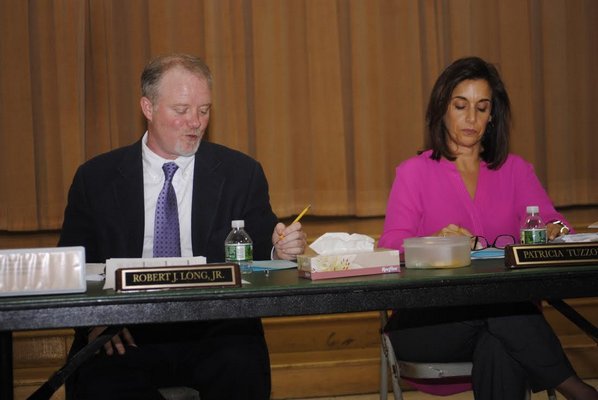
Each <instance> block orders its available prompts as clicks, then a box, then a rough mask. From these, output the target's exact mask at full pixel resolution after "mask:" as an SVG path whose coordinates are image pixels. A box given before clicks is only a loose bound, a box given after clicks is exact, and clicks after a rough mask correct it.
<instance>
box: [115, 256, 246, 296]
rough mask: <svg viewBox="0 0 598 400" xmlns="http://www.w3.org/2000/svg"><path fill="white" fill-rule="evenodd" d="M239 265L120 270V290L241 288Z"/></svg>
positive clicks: (118, 278) (118, 284)
mask: <svg viewBox="0 0 598 400" xmlns="http://www.w3.org/2000/svg"><path fill="white" fill-rule="evenodd" d="M241 282H242V281H241V273H240V270H239V264H233V263H227V264H203V265H185V266H169V267H150V268H147V267H146V268H120V269H117V270H116V290H117V291H141V290H163V289H185V288H212V287H229V286H230V287H240V286H241Z"/></svg>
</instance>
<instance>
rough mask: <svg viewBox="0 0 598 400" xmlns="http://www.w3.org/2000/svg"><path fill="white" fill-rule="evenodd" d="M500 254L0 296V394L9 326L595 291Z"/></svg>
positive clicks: (591, 269)
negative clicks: (173, 285)
mask: <svg viewBox="0 0 598 400" xmlns="http://www.w3.org/2000/svg"><path fill="white" fill-rule="evenodd" d="M503 263H504V261H503V260H502V259H494V260H474V261H472V264H471V265H470V266H468V267H463V268H457V269H436V270H414V269H405V268H403V271H402V272H400V273H392V274H382V275H371V276H363V277H352V278H339V279H329V280H320V281H310V280H307V279H303V278H299V277H298V276H297V271H296V270H294V269H292V270H282V271H272V272H269V273H266V272H255V273H253V274H250V275H244V276H243V277H244V279H246V280H247V281H248V282H249V283H248V284H244V285H243V287H241V288H225V289H217V288H212V289H185V290H172V291H155V292H139V293H116V292H114V291H112V290H109V291H104V290H103V289H102V283H100V282H88V290H87V292H86V293H82V294H68V295H66V294H65V295H52V296H28V297H11V298H1V299H0V351H1V352H2V353H1V354H0V358H1V359H0V398H2V399H10V398H12V338H11V332H12V331H17V330H35V329H53V328H65V327H79V326H94V325H122V324H128V325H130V324H139V323H169V322H178V321H196V320H210V319H227V318H247V317H273V316H290V315H312V314H332V313H344V312H360V311H375V310H385V309H392V308H418V307H440V306H442V307H446V306H453V305H455V306H456V305H468V304H489V303H505V302H517V301H529V300H531V301H537V300H549V301H556V300H560V299H567V298H577V297H594V296H598V265H589V266H559V267H556V266H550V267H545V268H527V269H514V270H512V269H507V268H505V267H504V264H503Z"/></svg>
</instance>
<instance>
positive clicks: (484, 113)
mask: <svg viewBox="0 0 598 400" xmlns="http://www.w3.org/2000/svg"><path fill="white" fill-rule="evenodd" d="M491 99H492V90H491V89H490V86H489V85H488V82H486V81H485V80H483V79H476V80H465V81H463V82H461V83H459V84H458V85H457V86H456V87H455V89H454V90H453V93H452V95H451V99H450V101H449V105H448V108H447V110H446V114H444V126H445V127H446V130H447V131H448V135H449V146H450V147H451V148H452V149H453V150H454V151H455V154H459V153H460V152H461V151H460V150H464V149H463V148H470V149H474V150H477V151H480V150H481V148H480V143H481V140H482V136H483V135H484V132H485V131H486V125H487V124H488V122H490V111H491V107H492V103H491Z"/></svg>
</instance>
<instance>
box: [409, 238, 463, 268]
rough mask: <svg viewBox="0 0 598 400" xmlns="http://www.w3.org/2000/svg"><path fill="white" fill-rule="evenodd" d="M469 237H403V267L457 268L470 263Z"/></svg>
mask: <svg viewBox="0 0 598 400" xmlns="http://www.w3.org/2000/svg"><path fill="white" fill-rule="evenodd" d="M470 240H471V239H470V238H468V237H466V236H450V237H436V236H426V237H417V238H408V239H405V241H404V243H403V248H404V249H405V267H407V268H459V267H465V266H467V265H469V264H471V251H470V246H471V242H470Z"/></svg>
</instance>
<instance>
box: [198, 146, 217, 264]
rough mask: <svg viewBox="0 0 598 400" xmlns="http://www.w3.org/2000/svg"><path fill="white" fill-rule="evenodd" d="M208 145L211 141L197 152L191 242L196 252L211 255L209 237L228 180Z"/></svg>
mask: <svg viewBox="0 0 598 400" xmlns="http://www.w3.org/2000/svg"><path fill="white" fill-rule="evenodd" d="M209 147H210V143H208V142H204V143H202V144H201V145H200V146H199V149H198V151H197V153H196V154H195V168H194V171H193V205H192V206H191V242H192V244H193V254H195V255H206V254H208V248H207V246H208V238H209V237H210V234H211V232H212V230H213V229H214V223H215V218H216V215H217V214H218V208H219V204H220V202H221V198H222V190H223V187H224V183H225V178H224V177H223V176H221V175H220V174H218V172H217V170H218V166H219V165H220V163H221V161H220V160H219V159H217V158H216V157H215V156H214V154H213V152H210V151H209Z"/></svg>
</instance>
